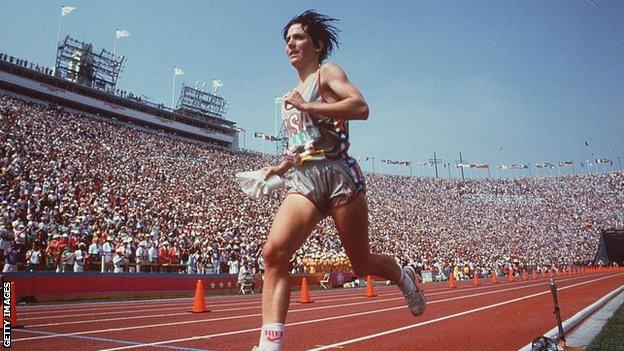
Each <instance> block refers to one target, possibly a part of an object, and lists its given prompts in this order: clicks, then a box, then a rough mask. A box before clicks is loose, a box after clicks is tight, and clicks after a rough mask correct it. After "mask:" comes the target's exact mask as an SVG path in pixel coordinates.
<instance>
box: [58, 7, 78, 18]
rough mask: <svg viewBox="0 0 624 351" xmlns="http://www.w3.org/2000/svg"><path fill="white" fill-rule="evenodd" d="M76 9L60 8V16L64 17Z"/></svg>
mask: <svg viewBox="0 0 624 351" xmlns="http://www.w3.org/2000/svg"><path fill="white" fill-rule="evenodd" d="M75 9H76V7H75V6H63V7H61V16H63V17H65V16H67V15H69V14H70V13H72V11H74V10H75Z"/></svg>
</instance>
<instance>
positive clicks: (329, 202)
mask: <svg viewBox="0 0 624 351" xmlns="http://www.w3.org/2000/svg"><path fill="white" fill-rule="evenodd" d="M288 179H289V180H290V182H291V184H290V185H291V188H290V189H289V191H288V193H289V194H301V195H303V196H305V197H306V198H308V199H309V200H310V201H312V203H313V204H314V205H315V206H316V208H317V209H318V210H319V212H321V214H323V215H325V216H327V215H329V212H330V211H331V210H332V209H333V208H336V207H339V206H344V205H346V204H348V203H349V202H350V201H351V200H353V199H354V198H355V197H356V196H357V195H358V194H359V193H360V191H364V190H365V185H364V177H363V175H362V171H361V170H360V167H359V166H358V164H357V161H355V159H354V158H352V157H349V156H345V157H343V158H339V159H331V160H330V159H325V160H321V161H310V162H304V163H303V164H302V165H300V166H295V167H294V169H293V172H291V174H289V175H288Z"/></svg>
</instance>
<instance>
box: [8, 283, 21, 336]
mask: <svg viewBox="0 0 624 351" xmlns="http://www.w3.org/2000/svg"><path fill="white" fill-rule="evenodd" d="M16 296H17V292H16V291H15V282H11V299H10V303H11V317H10V319H9V322H10V323H11V328H24V325H23V324H19V323H18V321H17V302H16V301H15V299H16Z"/></svg>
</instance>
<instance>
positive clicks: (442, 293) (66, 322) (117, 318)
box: [14, 283, 539, 341]
mask: <svg viewBox="0 0 624 351" xmlns="http://www.w3.org/2000/svg"><path fill="white" fill-rule="evenodd" d="M536 285H539V283H533V284H531V285H526V286H524V287H532V286H536ZM493 287H496V286H494V285H485V286H480V287H476V288H474V287H471V288H467V289H464V290H459V291H461V292H467V291H474V290H483V289H489V288H493ZM393 290H395V291H394V292H392V293H386V292H384V293H383V294H379V296H383V297H391V296H395V295H399V292H398V291H396V289H393ZM508 290H509V289H508ZM435 291H439V292H432V293H427V296H429V297H431V296H437V295H448V294H452V293H455V292H457V291H458V290H449V289H448V288H445V289H437V290H435ZM347 297H348V298H346V299H345V298H341V299H329V300H323V301H321V300H317V302H319V303H320V302H334V301H342V302H344V301H349V300H363V299H368V298H367V297H364V296H357V297H354V296H353V295H352V294H348V295H347ZM400 299H401V298H394V299H386V300H376V301H378V302H383V301H394V300H400ZM258 302H259V301H258ZM340 306H345V305H336V306H332V307H340ZM252 308H260V305H257V306H251V307H242V308H230V309H223V310H213V311H214V312H227V311H240V310H246V309H252ZM294 311H298V310H297V309H294V310H291V312H294ZM180 315H188V312H182V313H168V314H157V315H148V316H127V317H115V318H103V319H95V320H81V321H65V322H57V323H46V324H34V325H29V327H31V328H36V327H51V326H59V325H69V324H93V323H96V322H111V321H119V320H130V319H145V318H150V317H168V316H180ZM20 320H21V319H20ZM202 321H208V322H210V321H213V320H202ZM189 322H190V323H193V322H194V321H187V322H178V323H189ZM160 326H166V325H162V324H156V325H146V326H133V327H129V328H135V329H140V328H149V327H160ZM116 330H119V328H118V329H116ZM105 331H107V330H97V331H92V332H93V333H99V332H105ZM76 333H86V331H85V332H76ZM74 334H75V333H74ZM59 335H61V334H59ZM46 337H47V338H49V337H50V336H46ZM46 337H41V338H46ZM33 338H36V337H32V338H30V339H33ZM19 340H23V339H15V340H14V341H19Z"/></svg>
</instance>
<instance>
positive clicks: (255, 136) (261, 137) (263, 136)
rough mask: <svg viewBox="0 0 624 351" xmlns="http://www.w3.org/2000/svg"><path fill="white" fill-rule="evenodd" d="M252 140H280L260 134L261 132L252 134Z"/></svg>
mask: <svg viewBox="0 0 624 351" xmlns="http://www.w3.org/2000/svg"><path fill="white" fill-rule="evenodd" d="M253 135H254V138H259V139H262V140H265V141H279V140H280V138H276V137H274V136H272V135H268V134H266V133H261V132H254V134H253Z"/></svg>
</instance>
